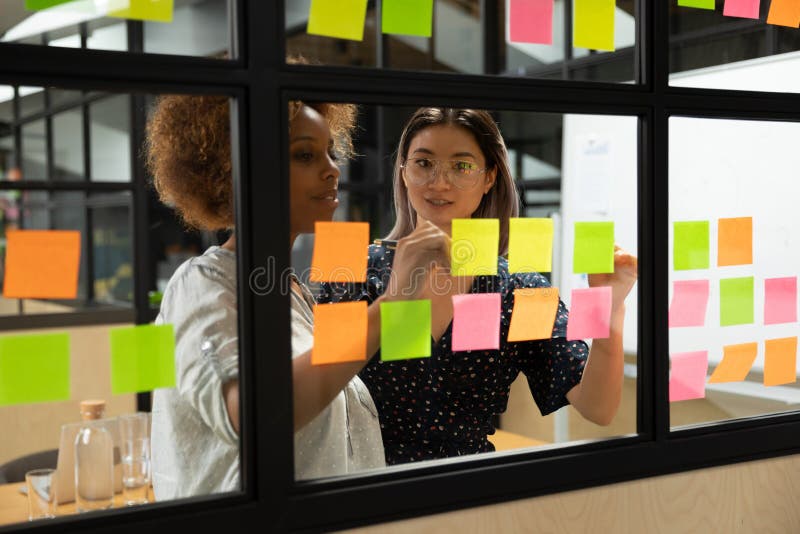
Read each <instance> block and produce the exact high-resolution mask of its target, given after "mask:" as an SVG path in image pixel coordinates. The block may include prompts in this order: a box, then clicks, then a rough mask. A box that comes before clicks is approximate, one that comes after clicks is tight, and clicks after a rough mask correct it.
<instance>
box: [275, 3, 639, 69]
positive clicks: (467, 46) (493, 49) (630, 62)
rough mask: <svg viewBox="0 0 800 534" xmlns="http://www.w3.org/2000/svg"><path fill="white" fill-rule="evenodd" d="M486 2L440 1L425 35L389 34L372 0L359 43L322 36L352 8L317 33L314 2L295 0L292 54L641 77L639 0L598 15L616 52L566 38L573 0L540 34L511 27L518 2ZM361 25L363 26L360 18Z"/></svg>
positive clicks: (393, 64) (289, 21) (361, 62)
mask: <svg viewBox="0 0 800 534" xmlns="http://www.w3.org/2000/svg"><path fill="white" fill-rule="evenodd" d="M324 3H325V2H322V3H321V4H324ZM330 5H331V6H333V5H335V4H334V3H332V2H331V3H330ZM382 5H383V4H380V6H382ZM486 5H487V4H486V3H484V2H481V1H480V0H435V1H434V2H433V10H432V12H431V13H430V16H432V22H431V26H430V28H431V29H430V32H431V35H430V36H424V35H420V34H419V32H418V30H416V29H412V30H402V29H400V30H398V31H405V32H406V33H405V34H397V33H391V34H389V33H382V32H383V19H382V14H381V12H380V11H379V7H380V6H379V5H378V3H376V4H374V5H373V3H371V2H370V3H369V4H368V7H367V11H366V14H364V13H360V12H359V13H357V14H356V15H364V24H363V37H362V38H360V39H358V37H355V38H354V39H357V40H354V39H349V38H348V39H343V38H338V37H328V36H324V35H319V33H323V34H324V33H326V32H328V34H333V35H335V34H336V31H335V29H333V26H334V24H336V23H337V22H343V21H345V20H346V19H347V17H348V13H347V12H337V15H336V16H330V15H328V16H325V17H323V16H320V19H319V20H320V24H321V26H322V27H321V28H320V29H319V30H316V29H315V30H313V31H315V32H316V33H315V34H313V35H312V34H309V33H308V31H307V29H308V22H309V18H310V13H311V11H310V8H311V2H310V0H302V1H297V2H296V1H294V0H292V1H291V2H290V1H288V0H287V1H286V2H285V7H286V36H287V41H286V48H287V51H288V52H289V54H290V55H293V56H302V57H304V58H306V59H308V60H310V61H311V62H312V63H313V64H322V65H342V66H361V67H378V68H391V69H401V70H417V71H439V72H457V73H467V74H493V75H501V76H509V77H529V78H553V79H567V80H587V81H603V82H621V83H633V82H634V81H635V72H636V54H635V49H636V40H637V33H636V11H635V5H636V2H634V1H633V0H623V1H618V2H615V3H614V2H612V3H611V4H606V5H608V6H609V7H610V9H609V10H608V14H609V16H608V17H607V18H606V21H607V22H606V24H603V23H602V22H600V21H599V20H598V19H596V18H593V19H592V24H593V25H594V26H593V28H594V29H596V28H597V27H598V26H600V25H602V27H603V28H606V29H607V31H606V33H607V35H608V37H607V38H606V39H604V41H605V42H604V43H597V46H598V47H602V48H604V49H608V50H589V49H586V48H577V47H573V46H571V44H572V43H565V35H566V34H567V28H569V29H570V34H573V35H574V34H575V33H576V32H575V31H573V30H574V24H573V15H574V14H575V13H574V10H575V7H574V4H573V3H572V2H566V1H565V0H555V2H554V3H553V12H552V16H551V18H550V21H551V23H552V24H551V26H552V28H550V31H549V32H548V31H546V30H545V29H544V28H543V25H542V24H541V23H540V22H539V23H537V22H533V23H532V24H530V28H533V29H534V30H535V33H536V34H537V36H531V37H521V36H519V35H518V34H517V30H516V29H515V31H514V32H513V33H512V32H511V29H510V26H509V22H508V21H509V20H510V19H511V17H512V13H517V11H516V9H517V5H518V2H517V0H505V1H501V2H496V3H494V2H493V3H490V4H489V5H497V8H496V9H497V12H496V13H491V15H492V16H491V17H490V16H487V15H488V14H487V13H486V12H485V9H487V8H486V7H485V6H486ZM519 5H522V3H521V2H520V3H519ZM332 9H333V8H332ZM388 13H390V15H389V16H390V18H391V17H396V19H395V18H392V20H397V21H401V22H408V21H411V20H414V21H416V20H419V19H420V18H422V17H424V16H425V15H426V14H422V13H412V14H408V13H406V14H404V15H403V14H397V15H391V12H388ZM514 16H515V17H516V18H515V19H514V20H515V21H517V22H519V21H520V20H522V21H527V19H525V18H524V17H520V16H519V15H518V14H517V15H514ZM528 16H529V17H535V16H536V15H530V14H529V15H528ZM337 17H338V19H337ZM536 20H538V19H536ZM581 20H583V19H581ZM493 21H496V22H497V24H496V25H495V24H494V23H493ZM315 23H316V21H315ZM544 26H546V25H544ZM356 27H357V28H358V29H359V30H360V29H361V25H360V23H359V24H356ZM392 31H394V30H392ZM415 31H416V32H417V33H414V32H415ZM580 42H585V41H580Z"/></svg>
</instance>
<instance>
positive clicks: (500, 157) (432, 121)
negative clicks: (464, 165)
mask: <svg viewBox="0 0 800 534" xmlns="http://www.w3.org/2000/svg"><path fill="white" fill-rule="evenodd" d="M439 125H451V126H459V127H461V128H464V129H466V130H467V131H469V132H470V133H471V134H472V135H473V136H474V137H475V141H477V143H478V146H479V147H480V149H481V152H483V156H484V158H486V167H487V169H495V170H496V171H497V179H496V180H495V184H494V185H493V186H492V188H491V189H490V190H489V192H488V193H486V194H485V195H484V196H483V198H482V199H481V203H480V204H479V205H478V209H476V210H475V213H473V214H472V218H473V219H500V246H499V249H498V254H499V255H501V256H504V255H505V254H506V252H507V251H508V220H509V218H511V217H516V216H517V215H518V214H519V195H518V194H517V188H516V186H515V185H514V178H513V177H512V176H511V169H510V168H509V165H508V152H507V151H506V144H505V142H504V141H503V136H502V135H501V134H500V130H499V129H498V128H497V124H495V122H494V119H492V116H491V115H490V114H489V113H488V112H486V111H483V110H480V109H458V108H420V109H418V110H417V111H416V112H414V115H412V117H411V118H410V119H409V120H408V122H407V123H406V126H405V128H403V134H402V135H401V136H400V143H399V145H398V147H397V155H396V157H395V161H394V209H395V212H396V214H397V219H396V220H395V223H394V228H392V231H391V232H389V235H388V236H387V237H386V238H387V239H400V238H402V237H405V236H407V235H408V234H410V233H411V232H412V231H413V230H414V228H415V227H416V224H417V212H416V211H415V210H414V207H413V206H412V205H411V200H410V199H409V197H408V190H407V189H406V185H405V184H404V183H403V179H402V177H401V175H400V170H401V167H402V166H403V164H404V163H405V162H406V156H407V154H408V149H409V147H410V146H411V141H412V140H413V139H414V137H415V136H416V135H417V134H418V133H419V132H420V131H422V130H424V129H425V128H428V127H430V126H439Z"/></svg>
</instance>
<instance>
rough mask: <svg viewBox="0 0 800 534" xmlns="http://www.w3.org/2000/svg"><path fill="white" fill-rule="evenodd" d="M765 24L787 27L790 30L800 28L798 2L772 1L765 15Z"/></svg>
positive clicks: (799, 3) (786, 0)
mask: <svg viewBox="0 0 800 534" xmlns="http://www.w3.org/2000/svg"><path fill="white" fill-rule="evenodd" d="M767 24H777V25H778V26H789V27H790V28H797V27H798V26H800V1H798V0H772V3H770V5H769V13H768V14H767Z"/></svg>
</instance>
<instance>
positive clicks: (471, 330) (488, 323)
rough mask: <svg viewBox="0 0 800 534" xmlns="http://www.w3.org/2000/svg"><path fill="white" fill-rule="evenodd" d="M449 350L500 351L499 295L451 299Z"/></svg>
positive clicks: (488, 294)
mask: <svg viewBox="0 0 800 534" xmlns="http://www.w3.org/2000/svg"><path fill="white" fill-rule="evenodd" d="M452 348H453V351H458V350H496V349H499V348H500V294H499V293H478V294H466V295H454V296H453V347H452Z"/></svg>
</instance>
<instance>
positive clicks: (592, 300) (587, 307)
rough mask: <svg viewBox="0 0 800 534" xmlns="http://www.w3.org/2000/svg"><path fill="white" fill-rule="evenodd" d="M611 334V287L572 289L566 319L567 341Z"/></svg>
mask: <svg viewBox="0 0 800 534" xmlns="http://www.w3.org/2000/svg"><path fill="white" fill-rule="evenodd" d="M610 334H611V288H610V287H609V286H601V287H589V288H586V289H573V290H572V305H571V309H570V311H569V320H568V321H567V341H573V340H575V339H589V338H591V339H602V338H606V337H608V336H609V335H610Z"/></svg>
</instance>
